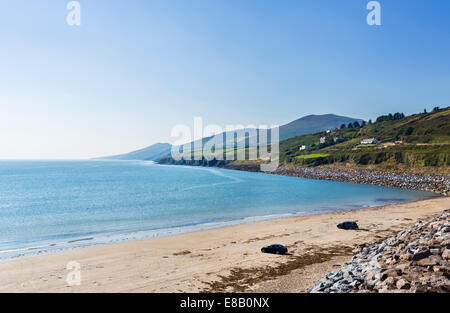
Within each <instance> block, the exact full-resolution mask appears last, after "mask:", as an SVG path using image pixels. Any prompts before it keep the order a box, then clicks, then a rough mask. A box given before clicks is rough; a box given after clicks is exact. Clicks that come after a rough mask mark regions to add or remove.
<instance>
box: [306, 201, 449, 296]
mask: <svg viewBox="0 0 450 313" xmlns="http://www.w3.org/2000/svg"><path fill="white" fill-rule="evenodd" d="M449 270H450V209H447V210H445V211H444V213H443V214H442V215H440V216H439V217H436V218H433V219H431V220H429V221H426V222H418V223H417V224H416V225H414V226H413V227H412V228H411V229H409V230H407V231H404V232H401V233H399V234H398V235H397V236H395V237H392V238H390V239H387V240H385V241H383V242H381V243H376V244H374V245H371V246H370V247H363V248H362V251H361V252H360V253H359V254H358V255H355V256H354V257H353V258H352V259H351V261H350V262H349V263H346V265H345V266H343V267H342V268H341V269H339V270H338V271H335V272H333V273H330V274H328V275H327V276H326V277H325V278H324V279H322V280H320V281H318V282H316V283H315V284H314V286H313V287H312V288H310V289H309V290H308V291H307V292H309V293H346V292H363V293H426V292H433V293H448V292H450V272H449Z"/></svg>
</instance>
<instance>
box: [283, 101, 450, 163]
mask: <svg viewBox="0 0 450 313" xmlns="http://www.w3.org/2000/svg"><path fill="white" fill-rule="evenodd" d="M324 135H325V134H324V133H318V134H311V135H308V136H299V137H295V138H291V139H290V140H287V141H285V142H282V145H281V146H282V149H281V150H282V153H281V155H280V159H281V161H282V162H283V163H285V164H293V165H297V166H321V165H328V166H330V165H331V164H332V165H334V166H335V165H339V164H341V165H342V164H345V165H346V166H347V167H348V166H355V167H361V166H366V167H371V168H378V169H389V170H401V171H403V170H414V169H420V168H423V167H429V168H432V167H441V169H442V171H443V172H448V166H449V165H450V145H449V144H450V109H444V110H441V111H439V112H433V113H428V114H415V115H411V116H407V117H405V118H404V119H401V120H396V121H385V122H380V123H374V124H372V125H367V126H365V127H362V128H358V129H342V130H338V131H335V132H333V133H331V134H329V135H328V136H329V137H331V138H338V139H339V140H343V141H344V142H340V143H336V144H333V143H331V144H329V145H321V146H320V145H318V140H319V138H320V137H321V136H324ZM372 137H375V138H377V139H379V140H381V142H382V143H383V142H393V141H398V140H401V141H403V142H404V144H402V145H396V146H393V147H386V148H383V147H379V146H378V145H373V146H371V145H367V146H362V147H361V146H360V147H358V148H357V149H354V148H355V147H357V146H359V144H360V142H361V140H362V139H364V138H372ZM311 142H315V144H316V145H315V146H313V147H311V148H310V149H309V151H306V152H303V151H302V152H299V151H298V149H299V147H300V146H301V145H302V144H311ZM304 154H306V155H308V154H329V156H327V157H322V158H299V157H298V156H299V155H304ZM432 171H433V170H432Z"/></svg>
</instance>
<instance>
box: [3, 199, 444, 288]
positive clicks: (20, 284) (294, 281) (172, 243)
mask: <svg viewBox="0 0 450 313" xmlns="http://www.w3.org/2000/svg"><path fill="white" fill-rule="evenodd" d="M448 208H450V198H448V197H447V198H435V199H430V200H425V201H418V202H411V203H405V204H398V205H388V206H384V207H378V208H373V209H364V210H354V211H345V212H335V213H330V214H322V215H312V216H305V217H290V218H284V219H277V220H270V221H262V222H255V223H249V224H241V225H235V226H228V227H223V228H219V229H212V230H204V231H199V232H194V233H187V234H181V235H175V236H171V237H162V238H154V239H147V240H142V241H132V242H123V243H117V244H109V245H102V246H94V247H88V248H83V249H78V250H72V251H66V252H60V253H55V254H47V255H40V256H32V257H26V258H20V259H12V260H5V261H1V262H0V292H223V291H225V292H303V291H305V290H306V289H307V288H308V287H310V286H311V285H312V284H313V282H314V281H316V280H318V279H320V278H322V277H323V276H324V275H326V274H327V273H329V272H331V271H332V270H335V269H336V268H337V267H338V266H340V265H342V264H343V263H344V262H346V261H348V260H349V259H350V256H351V255H353V254H354V253H356V252H357V250H358V249H359V248H360V246H361V245H368V244H371V243H373V242H377V241H381V240H383V239H385V238H387V237H390V236H392V235H394V234H396V233H397V232H399V231H401V230H404V229H407V228H409V227H411V226H412V225H413V224H415V223H416V222H417V221H418V220H421V219H426V218H430V217H432V216H435V215H439V214H440V213H442V211H443V210H444V209H448ZM345 220H357V221H358V224H359V225H360V228H362V230H359V231H345V230H339V229H337V228H336V224H337V223H339V222H342V221H345ZM273 243H280V244H284V245H286V246H287V247H288V248H289V252H290V254H289V255H285V256H278V255H270V254H262V253H261V252H260V248H261V247H262V246H264V245H269V244H273ZM71 261H76V262H78V263H79V264H80V266H81V271H80V273H81V283H80V285H78V286H76V285H75V286H70V285H68V283H67V280H66V278H67V276H68V274H69V273H70V271H69V270H67V269H66V265H67V263H68V262H71Z"/></svg>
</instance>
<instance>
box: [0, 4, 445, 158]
mask: <svg viewBox="0 0 450 313" xmlns="http://www.w3.org/2000/svg"><path fill="white" fill-rule="evenodd" d="M68 2H69V1H65V0H43V1H29V0H14V1H12V0H11V1H5V0H0V42H1V49H0V158H1V159H5V158H6V159H13V158H41V159H42V158H89V157H94V156H101V155H109V154H116V153H122V152H128V151H130V150H133V149H137V148H141V147H144V146H147V145H150V144H152V143H155V142H160V141H168V140H170V131H171V129H172V127H173V126H174V125H175V124H180V123H182V124H188V125H191V124H192V122H193V117H194V116H202V117H203V119H204V121H205V123H214V124H219V125H226V124H230V123H231V124H243V125H247V124H256V125H258V124H262V123H268V124H283V123H286V122H289V121H291V120H293V119H296V118H299V117H301V116H304V115H307V114H322V113H336V114H340V115H347V116H352V117H360V118H364V119H370V118H372V119H373V118H376V116H378V115H380V114H384V113H388V112H394V111H401V112H404V113H405V114H410V113H414V112H418V111H422V110H423V109H424V108H427V109H430V108H432V107H433V106H435V105H440V106H445V105H449V104H450V57H449V56H450V39H449V38H450V1H448V0H433V1H429V0H389V1H387V0H384V1H383V0H382V1H380V3H381V6H382V26H379V27H375V26H368V25H367V23H366V15H367V13H368V11H367V10H366V4H367V3H368V2H369V1H368V0H367V1H366V0H345V1H338V0H329V1H325V0H304V1H303V0H292V1H290V0H289V1H287V0H280V1H269V0H221V1H218V0H201V1H200V0H170V1H169V0H158V1H153V0H141V1H137V0H131V1H124V0H123V1H119V0H109V1H106V0H80V1H79V2H80V3H81V10H82V11H81V23H82V24H81V26H80V27H69V26H68V25H67V24H66V15H67V11H66V5H67V3H68Z"/></svg>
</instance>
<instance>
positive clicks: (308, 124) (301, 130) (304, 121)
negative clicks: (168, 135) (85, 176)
mask: <svg viewBox="0 0 450 313" xmlns="http://www.w3.org/2000/svg"><path fill="white" fill-rule="evenodd" d="M355 121H356V122H359V123H361V122H362V121H363V120H362V119H358V118H352V117H347V116H340V115H336V114H332V113H329V114H322V115H317V114H311V115H307V116H304V117H301V118H298V119H296V120H294V121H292V122H289V123H287V124H285V125H282V126H280V141H281V140H286V139H289V138H292V137H296V136H300V135H304V134H308V133H316V132H321V131H326V130H333V129H335V128H338V127H340V125H342V124H346V125H347V124H348V123H353V122H355ZM219 136H220V135H219ZM209 138H212V137H209ZM207 139H208V137H206V138H203V139H201V140H202V141H203V142H205V140H207ZM191 143H192V142H191ZM191 143H187V144H185V145H183V146H189V145H190V144H191ZM171 148H172V145H171V144H169V143H156V144H154V145H150V146H148V147H145V148H143V149H139V150H136V151H131V152H129V153H125V154H119V155H114V156H106V157H100V158H96V159H105V160H150V161H158V160H159V159H161V158H164V157H167V156H170V153H171Z"/></svg>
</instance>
